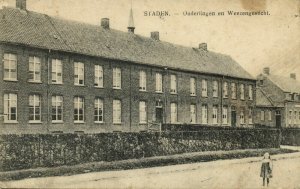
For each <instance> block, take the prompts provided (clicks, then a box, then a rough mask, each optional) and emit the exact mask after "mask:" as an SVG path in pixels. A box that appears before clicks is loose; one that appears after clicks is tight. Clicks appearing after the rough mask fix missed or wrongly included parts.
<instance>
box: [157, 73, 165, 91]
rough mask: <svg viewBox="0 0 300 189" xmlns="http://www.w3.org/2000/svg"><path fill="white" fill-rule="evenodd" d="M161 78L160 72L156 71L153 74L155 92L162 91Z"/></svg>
mask: <svg viewBox="0 0 300 189" xmlns="http://www.w3.org/2000/svg"><path fill="white" fill-rule="evenodd" d="M162 86H163V80H162V74H161V73H156V74H155V92H158V93H161V92H162V91H163V87H162Z"/></svg>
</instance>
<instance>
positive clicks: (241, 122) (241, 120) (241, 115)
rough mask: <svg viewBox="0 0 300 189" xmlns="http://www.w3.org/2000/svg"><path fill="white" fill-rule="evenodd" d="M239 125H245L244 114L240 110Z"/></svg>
mask: <svg viewBox="0 0 300 189" xmlns="http://www.w3.org/2000/svg"><path fill="white" fill-rule="evenodd" d="M240 124H245V113H244V110H241V113H240Z"/></svg>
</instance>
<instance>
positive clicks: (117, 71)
mask: <svg viewBox="0 0 300 189" xmlns="http://www.w3.org/2000/svg"><path fill="white" fill-rule="evenodd" d="M121 79H122V73H121V68H113V88H114V89H121V87H122V83H121V82H122V80H121Z"/></svg>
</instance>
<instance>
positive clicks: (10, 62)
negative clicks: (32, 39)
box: [3, 54, 17, 81]
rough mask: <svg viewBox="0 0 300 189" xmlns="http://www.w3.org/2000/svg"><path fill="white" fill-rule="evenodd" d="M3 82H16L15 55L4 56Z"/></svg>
mask: <svg viewBox="0 0 300 189" xmlns="http://www.w3.org/2000/svg"><path fill="white" fill-rule="evenodd" d="M3 79H4V80H10V81H17V55H15V54H4V78H3Z"/></svg>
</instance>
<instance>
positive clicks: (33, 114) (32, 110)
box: [29, 95, 41, 122]
mask: <svg viewBox="0 0 300 189" xmlns="http://www.w3.org/2000/svg"><path fill="white" fill-rule="evenodd" d="M29 121H30V122H40V121H41V96H40V95H30V96H29Z"/></svg>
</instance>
